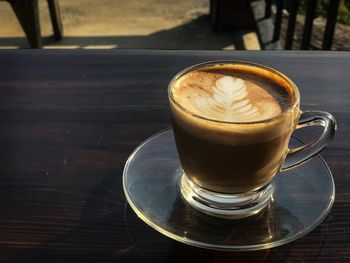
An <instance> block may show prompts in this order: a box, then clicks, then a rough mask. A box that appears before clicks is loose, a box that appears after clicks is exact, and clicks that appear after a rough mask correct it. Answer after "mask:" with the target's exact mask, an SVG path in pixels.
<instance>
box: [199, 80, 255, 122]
mask: <svg viewBox="0 0 350 263" xmlns="http://www.w3.org/2000/svg"><path fill="white" fill-rule="evenodd" d="M247 95H248V90H247V85H246V83H245V81H244V80H242V79H240V78H234V77H229V76H225V77H222V78H219V79H218V80H216V81H215V86H214V87H213V93H212V96H211V97H198V98H197V99H196V101H195V106H196V108H197V110H199V111H200V112H202V113H203V114H204V115H205V116H211V117H213V118H217V119H221V120H225V121H235V120H243V119H245V118H251V117H255V116H257V115H259V111H258V109H257V108H256V107H254V106H253V105H252V104H251V103H250V100H249V99H248V98H247Z"/></svg>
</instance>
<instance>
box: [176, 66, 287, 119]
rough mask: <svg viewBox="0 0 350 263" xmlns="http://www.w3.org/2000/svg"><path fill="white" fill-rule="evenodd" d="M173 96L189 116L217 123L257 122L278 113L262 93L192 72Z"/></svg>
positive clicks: (244, 82)
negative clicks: (198, 116) (197, 116)
mask: <svg viewBox="0 0 350 263" xmlns="http://www.w3.org/2000/svg"><path fill="white" fill-rule="evenodd" d="M174 95H175V97H176V99H177V100H178V101H179V102H180V104H182V105H183V106H184V107H185V108H187V109H189V110H190V111H191V112H193V113H195V114H197V115H200V116H203V117H206V118H210V119H215V120H219V121H228V122H251V121H259V120H265V119H269V118H272V117H274V116H277V115H278V114H280V113H281V108H280V106H279V104H278V103H277V102H276V100H275V99H274V97H273V96H272V95H271V94H269V93H268V92H267V91H266V90H264V89H263V88H261V87H260V86H258V85H257V84H255V83H254V82H251V81H249V80H244V79H241V78H238V77H234V76H227V75H226V76H225V75H222V74H213V73H206V72H193V73H191V74H189V76H187V77H184V78H183V79H182V80H180V81H179V86H178V87H176V89H175V92H174Z"/></svg>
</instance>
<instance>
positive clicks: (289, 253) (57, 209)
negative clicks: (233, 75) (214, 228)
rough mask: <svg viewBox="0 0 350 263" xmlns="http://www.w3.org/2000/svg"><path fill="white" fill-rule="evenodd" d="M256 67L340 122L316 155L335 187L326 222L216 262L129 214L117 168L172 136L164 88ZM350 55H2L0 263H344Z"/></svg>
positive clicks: (214, 255) (218, 256) (349, 216)
mask: <svg viewBox="0 0 350 263" xmlns="http://www.w3.org/2000/svg"><path fill="white" fill-rule="evenodd" d="M218 59H220V60H222V59H238V60H247V61H254V62H259V63H262V64H265V65H268V66H271V67H274V68H276V69H278V70H280V71H282V72H284V73H285V74H287V75H288V76H290V77H291V78H292V79H293V80H294V81H295V82H296V83H297V85H298V86H299V89H300V92H301V96H302V108H303V109H318V110H327V111H329V112H331V113H333V114H334V115H335V117H336V118H337V120H338V132H337V136H336V139H335V140H334V141H333V142H332V143H331V144H330V145H329V147H328V149H327V150H326V151H325V152H323V153H322V156H323V157H324V158H325V160H326V162H327V163H328V164H329V166H330V168H331V170H332V172H333V175H334V178H335V184H336V201H335V204H334V207H333V209H332V210H331V213H330V215H329V216H328V217H327V218H326V220H325V221H324V222H323V223H322V224H321V225H320V226H319V227H317V228H316V229H315V230H313V231H312V232H311V233H310V234H308V235H307V236H305V237H303V238H301V239H299V240H297V241H295V242H292V243H291V244H289V245H285V246H282V247H279V248H274V249H270V250H263V251H257V252H239V253H238V252H221V251H210V250H204V249H198V248H194V247H190V246H187V245H184V244H181V243H178V242H175V241H172V240H170V239H168V238H166V237H163V236H162V235H161V234H159V233H157V232H156V231H154V230H153V229H151V228H150V227H148V226H147V225H146V224H145V223H143V222H142V221H141V220H140V219H138V218H137V217H136V216H135V215H134V213H133V212H132V211H131V209H130V208H129V207H128V206H127V204H126V201H125V197H124V194H123V191H122V184H121V179H122V171H123V166H124V163H125V161H126V159H127V158H128V156H129V154H130V153H131V152H132V150H133V149H134V148H135V147H136V146H137V145H138V144H139V143H141V142H142V141H143V140H145V139H146V138H147V137H149V136H151V135H152V134H154V133H156V132H158V131H159V130H161V129H164V128H167V127H169V126H170V117H169V111H168V104H167V94H166V89H167V84H168V82H169V80H170V78H171V77H172V76H173V75H174V74H175V73H177V72H178V71H179V70H181V69H183V68H185V67H187V66H189V65H192V64H195V63H199V62H204V61H208V60H218ZM349 68H350V53H343V52H337V53H334V52H221V51H217V52H216V51H215V52H193V51H191V52H189V51H177V52H176V51H137V50H119V51H89V52H86V51H49V50H38V51H34V50H17V51H2V52H0V179H1V180H0V262H49V261H52V262H140V261H142V262H172V261H174V262H186V261H189V262H271V261H273V262H274V261H276V262H281V261H282V262H296V261H302V262H329V261H332V262H348V261H349V260H350V235H349V232H350V231H349V228H350V227H349V223H350V183H349V178H350V161H349V160H350V159H349V157H350V114H349V109H350V103H349V99H350V84H349V83H350V74H349Z"/></svg>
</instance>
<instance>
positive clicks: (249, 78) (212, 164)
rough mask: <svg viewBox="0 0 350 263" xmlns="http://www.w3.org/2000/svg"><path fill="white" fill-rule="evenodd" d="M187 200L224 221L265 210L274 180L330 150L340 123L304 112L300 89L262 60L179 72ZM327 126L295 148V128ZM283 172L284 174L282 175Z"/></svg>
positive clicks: (177, 114) (172, 98) (176, 103)
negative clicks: (315, 136)
mask: <svg viewBox="0 0 350 263" xmlns="http://www.w3.org/2000/svg"><path fill="white" fill-rule="evenodd" d="M168 97H169V104H170V110H171V116H172V124H173V131H174V136H175V142H176V148H177V151H178V155H179V158H180V162H181V166H182V169H183V174H182V176H181V182H180V188H181V193H182V196H183V198H184V199H185V200H186V201H187V203H189V204H190V205H191V206H192V207H194V208H195V209H197V210H199V211H201V212H204V213H206V214H209V215H212V216H216V217H220V218H243V217H248V216H251V215H254V214H256V213H258V212H260V211H261V210H262V209H263V208H264V207H266V206H267V205H268V203H269V202H270V200H271V199H272V198H273V191H274V184H273V178H274V177H275V176H276V174H278V173H279V172H281V171H283V170H286V169H291V168H293V167H296V166H298V165H300V164H302V163H304V162H306V161H307V160H309V159H310V158H312V157H313V156H314V155H316V154H317V153H319V152H320V151H321V150H323V149H324V148H325V147H326V145H327V143H328V142H329V141H330V140H331V139H332V138H333V137H334V133H335V130H336V121H335V119H334V117H333V116H332V115H331V114H329V113H327V112H323V111H304V112H302V111H301V110H300V96H299V91H298V88H297V86H296V85H295V84H294V83H293V81H292V80H290V79H289V78H288V77H287V76H285V75H284V74H282V73H280V72H278V71H277V70H274V69H271V68H268V67H266V66H262V65H259V64H254V63H248V62H240V61H213V62H206V63H202V64H199V65H195V66H192V67H189V68H187V69H185V70H183V71H181V72H180V73H178V74H177V75H176V76H175V77H174V78H173V79H172V80H171V82H170V84H169V88H168ZM310 125H319V126H322V127H323V132H322V134H321V136H320V137H319V138H318V139H317V140H315V141H313V142H310V143H308V144H306V145H304V146H302V147H299V148H296V149H289V148H288V143H289V140H290V138H291V135H292V133H293V132H294V130H295V129H300V128H303V127H306V126H310ZM281 176H282V175H281Z"/></svg>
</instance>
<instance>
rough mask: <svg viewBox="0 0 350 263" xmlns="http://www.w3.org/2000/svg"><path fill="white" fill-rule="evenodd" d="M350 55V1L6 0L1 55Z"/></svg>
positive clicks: (0, 15)
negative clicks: (28, 51) (47, 51)
mask: <svg viewBox="0 0 350 263" xmlns="http://www.w3.org/2000/svg"><path fill="white" fill-rule="evenodd" d="M16 48H55V49H118V48H142V49H196V50H234V49H247V50H262V49H268V50H271V49H272V50H275V49H276V50H278V49H305V50H306V49H311V50H320V49H323V50H329V49H331V50H350V0H255V1H253V0H234V1H233V0H145V1H140V0H127V1H125V0H0V49H16Z"/></svg>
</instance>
